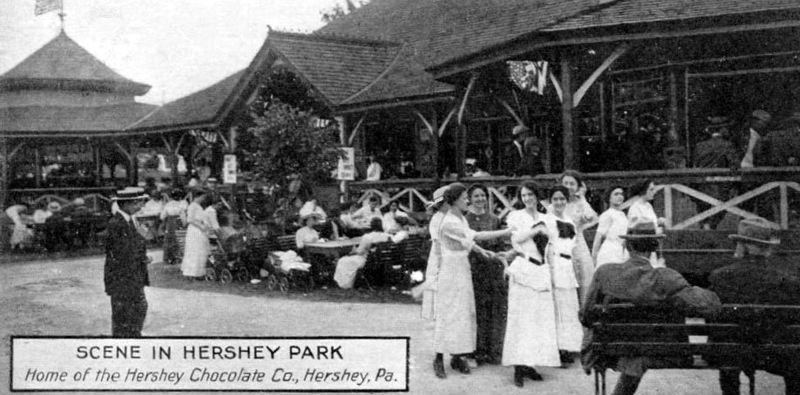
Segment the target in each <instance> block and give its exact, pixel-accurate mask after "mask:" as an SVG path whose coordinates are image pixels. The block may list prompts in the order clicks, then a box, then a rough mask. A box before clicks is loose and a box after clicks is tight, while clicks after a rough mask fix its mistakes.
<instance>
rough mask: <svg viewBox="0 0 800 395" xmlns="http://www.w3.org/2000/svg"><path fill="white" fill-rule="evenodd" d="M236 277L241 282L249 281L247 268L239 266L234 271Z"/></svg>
mask: <svg viewBox="0 0 800 395" xmlns="http://www.w3.org/2000/svg"><path fill="white" fill-rule="evenodd" d="M236 279H237V280H239V281H240V282H243V283H248V282H250V272H249V271H248V270H247V268H244V267H243V268H241V269H239V270H237V271H236Z"/></svg>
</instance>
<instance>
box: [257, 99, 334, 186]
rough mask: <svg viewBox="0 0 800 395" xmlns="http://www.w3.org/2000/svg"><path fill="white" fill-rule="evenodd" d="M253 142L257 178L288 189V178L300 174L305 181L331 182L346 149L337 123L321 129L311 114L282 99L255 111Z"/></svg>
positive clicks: (265, 103) (263, 105) (267, 103)
mask: <svg viewBox="0 0 800 395" xmlns="http://www.w3.org/2000/svg"><path fill="white" fill-rule="evenodd" d="M252 110H253V111H252V113H251V116H252V121H253V126H251V127H249V128H248V133H249V134H250V135H251V137H252V139H251V142H250V146H249V147H247V148H246V150H247V154H248V156H249V158H248V159H250V161H251V163H252V165H253V170H254V173H255V174H256V176H257V177H258V178H259V179H261V180H262V181H265V182H267V183H268V184H271V185H275V186H278V187H282V188H281V189H285V187H286V186H287V185H288V183H289V179H288V176H289V175H291V174H298V175H300V178H301V179H302V180H303V181H304V182H308V183H318V182H325V181H329V180H330V179H331V172H332V171H333V170H334V169H336V167H337V165H338V161H339V158H340V157H343V155H344V152H343V150H341V149H339V148H338V147H339V142H338V141H337V135H338V129H337V126H336V124H335V123H333V122H332V123H330V124H328V125H326V126H318V125H316V124H315V123H316V122H315V120H316V117H314V116H313V115H312V113H311V112H310V111H307V110H300V109H298V108H296V107H293V106H291V105H289V104H286V103H283V102H281V101H280V100H278V99H271V100H269V101H266V102H262V107H261V108H257V107H256V106H253V108H252Z"/></svg>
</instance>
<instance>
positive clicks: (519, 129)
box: [511, 125, 531, 136]
mask: <svg viewBox="0 0 800 395" xmlns="http://www.w3.org/2000/svg"><path fill="white" fill-rule="evenodd" d="M530 130H531V129H530V128H529V127H527V126H525V125H517V126H514V128H513V129H511V134H512V135H514V136H517V135H520V134H523V133H528V132H529V131H530Z"/></svg>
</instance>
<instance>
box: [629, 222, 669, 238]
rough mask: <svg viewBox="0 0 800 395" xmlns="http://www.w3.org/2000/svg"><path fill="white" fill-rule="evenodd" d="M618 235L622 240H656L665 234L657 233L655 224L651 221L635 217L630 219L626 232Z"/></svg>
mask: <svg viewBox="0 0 800 395" xmlns="http://www.w3.org/2000/svg"><path fill="white" fill-rule="evenodd" d="M619 237H620V238H621V239H624V240H657V239H663V238H665V237H667V235H665V234H663V233H659V232H658V229H656V224H654V223H653V222H652V221H648V220H645V219H643V218H639V217H636V218H633V219H631V222H630V224H629V225H628V232H627V233H626V234H624V235H621V236H619Z"/></svg>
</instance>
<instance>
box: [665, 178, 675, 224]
mask: <svg viewBox="0 0 800 395" xmlns="http://www.w3.org/2000/svg"><path fill="white" fill-rule="evenodd" d="M664 221H665V224H664V227H665V228H666V229H672V223H673V221H672V186H670V185H669V184H668V185H664Z"/></svg>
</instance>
